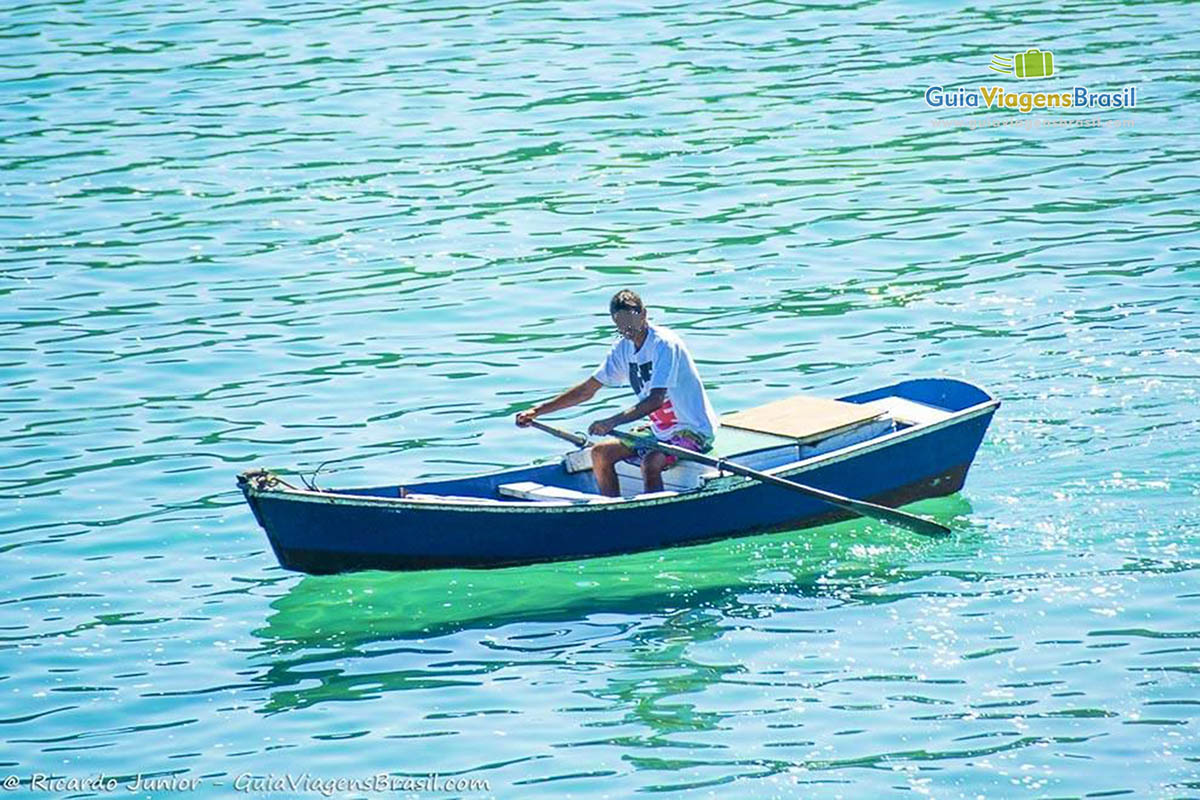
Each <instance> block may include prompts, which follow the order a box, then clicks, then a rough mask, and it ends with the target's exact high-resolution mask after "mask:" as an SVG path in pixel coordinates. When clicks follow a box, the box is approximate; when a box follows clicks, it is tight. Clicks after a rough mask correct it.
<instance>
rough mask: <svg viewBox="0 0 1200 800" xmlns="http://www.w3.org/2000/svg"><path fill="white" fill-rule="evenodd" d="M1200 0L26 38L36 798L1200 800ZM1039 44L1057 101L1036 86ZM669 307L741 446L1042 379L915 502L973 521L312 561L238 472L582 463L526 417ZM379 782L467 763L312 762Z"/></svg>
mask: <svg viewBox="0 0 1200 800" xmlns="http://www.w3.org/2000/svg"><path fill="white" fill-rule="evenodd" d="M1196 8H1197V7H1196V6H1195V5H1194V4H1187V3H1168V2H1157V3H1156V2H1150V3H1133V2H1096V3H1081V2H1068V3H1066V4H1062V5H1057V6H1054V7H1048V6H1039V5H1031V4H1028V3H1006V4H1001V5H995V6H986V7H985V6H974V7H964V8H955V7H952V6H950V5H948V4H936V3H928V2H926V3H904V4H902V3H895V4H893V3H871V2H863V3H853V4H844V5H839V4H821V3H811V4H789V3H775V2H735V3H711V2H699V3H681V2H675V3H657V4H641V3H622V2H606V1H605V2H588V3H584V2H574V3H566V2H539V1H537V0H518V1H516V2H494V3H488V2H471V1H470V0H468V1H467V2H454V3H447V2H441V1H439V2H420V1H414V2H407V3H398V2H391V0H379V1H378V2H362V3H341V4H336V3H327V2H324V0H313V1H312V2H274V0H261V1H260V2H253V3H242V4H239V3H232V2H228V1H227V0H226V1H225V2H214V1H211V0H197V2H190V3H182V2H163V3H130V2H125V1H124V0H73V1H72V0H67V1H66V2H55V3H49V2H22V0H14V2H13V3H10V4H8V5H6V7H5V9H4V11H3V13H2V14H0V333H2V338H0V442H2V449H0V455H2V458H0V499H2V500H3V504H2V505H0V549H2V550H3V558H4V564H5V569H4V570H3V578H2V579H0V580H2V586H3V589H2V591H0V785H3V786H4V788H10V787H9V785H8V784H6V783H4V781H5V780H6V779H7V778H6V776H13V778H14V779H15V780H16V781H17V782H18V783H17V795H25V796H43V797H104V796H113V794H114V792H112V791H105V790H103V789H97V788H96V787H95V786H91V787H88V786H71V785H67V784H61V785H58V787H57V789H53V790H49V789H39V788H37V786H35V785H32V784H31V783H30V780H31V777H32V776H34V775H37V774H41V775H46V776H53V777H55V778H57V779H61V780H63V781H67V780H75V781H83V780H86V779H89V778H95V777H96V776H101V775H102V776H106V777H111V778H115V779H117V780H118V781H120V784H121V786H120V789H119V791H120V792H121V794H122V796H150V797H176V798H183V797H203V798H209V797H214V798H216V797H222V798H224V797H238V796H244V797H273V798H293V797H295V798H303V797H320V796H322V792H321V791H320V789H321V788H322V787H324V788H325V789H327V790H328V792H327V793H328V795H329V796H334V797H463V798H476V797H479V798H482V797H497V798H568V797H570V798H623V797H633V796H640V795H642V794H654V795H661V794H664V793H665V794H667V795H669V796H679V797H694V798H709V797H713V798H715V797H723V798H724V797H754V798H772V797H774V798H839V797H844V798H868V797H881V796H900V797H903V796H929V797H935V798H979V797H984V798H998V797H1022V798H1024V797H1029V798H1042V797H1047V798H1049V797H1054V798H1060V797H1099V796H1106V797H1107V796H1128V797H1139V798H1140V797H1164V798H1166V797H1172V798H1176V797H1200V742H1198V739H1197V734H1198V730H1197V726H1198V725H1200V641H1198V640H1200V623H1198V622H1197V610H1198V609H1200V569H1198V568H1200V552H1198V544H1200V457H1198V448H1197V435H1198V434H1200V422H1198V414H1197V407H1198V400H1200V398H1198V396H1197V387H1198V382H1197V378H1200V322H1198V319H1197V312H1200V302H1198V296H1200V293H1198V289H1197V283H1198V279H1200V238H1198V234H1200V219H1198V217H1197V210H1196V209H1197V193H1198V189H1200V171H1198V159H1197V150H1198V142H1200V138H1198V137H1197V133H1198V131H1197V123H1196V107H1195V106H1196V103H1197V102H1198V101H1200V89H1198V83H1197V72H1196V70H1195V66H1196V50H1195V46H1194V40H1195V28H1196ZM1031 47H1039V48H1043V49H1048V50H1052V51H1053V53H1054V69H1055V75H1054V76H1053V77H1051V78H1045V79H1041V80H1040V81H1039V80H1034V81H1018V80H1017V79H1015V78H1013V77H1011V76H1010V77H1007V78H1006V77H1004V76H1001V75H998V74H996V73H995V72H990V71H989V63H990V61H991V58H992V56H993V55H996V54H999V55H1001V56H1004V55H1012V54H1015V53H1021V52H1024V51H1025V50H1027V49H1028V48H1031ZM931 85H942V86H944V87H946V88H947V89H957V88H960V87H962V88H966V89H969V90H974V89H975V88H977V87H978V86H980V85H1002V86H1004V87H1007V89H1008V90H1011V91H1017V90H1022V89H1031V90H1033V89H1037V90H1046V91H1049V90H1052V89H1055V90H1066V89H1068V88H1070V87H1073V86H1086V87H1088V88H1090V89H1092V90H1116V89H1119V88H1122V87H1125V86H1136V87H1138V93H1137V106H1136V107H1135V108H1133V109H1128V110H1125V109H1122V110H1119V111H1118V110H1105V111H1080V110H1073V111H1070V112H1064V111H1041V112H1037V113H1035V114H1032V115H1030V116H1029V119H1038V120H1043V121H1047V120H1062V119H1067V118H1074V119H1096V120H1098V121H1100V122H1104V123H1108V122H1112V121H1119V122H1120V124H1113V125H1109V124H1104V125H1096V126H1071V127H1067V126H1049V125H1046V126H1041V127H1033V126H1028V127H980V126H978V123H981V122H985V121H994V120H1000V119H1011V118H1017V117H1020V116H1021V115H1020V114H1019V112H997V111H995V110H987V109H970V108H969V109H957V108H956V109H940V110H939V109H929V108H928V107H927V106H926V105H925V102H924V92H925V89H926V88H927V87H928V86H931ZM955 120H957V121H963V122H967V123H972V122H973V123H974V124H975V125H976V127H968V126H963V127H953V126H948V125H946V124H945V123H946V122H947V121H955ZM623 287H630V288H634V289H636V290H638V291H639V292H641V293H642V294H643V296H644V297H645V298H646V300H647V302H648V304H649V305H650V306H651V314H652V317H653V318H654V319H655V320H657V321H658V322H660V323H663V324H666V325H668V326H670V327H672V328H674V329H675V330H677V331H678V332H679V333H680V334H681V335H683V336H684V338H685V339H686V340H687V342H688V343H689V345H690V347H691V349H692V352H693V353H694V355H695V357H696V360H697V362H698V365H699V368H700V370H701V372H702V374H703V377H704V379H705V381H706V384H707V386H708V389H709V392H710V396H711V398H712V400H713V402H714V404H715V406H716V407H717V409H718V410H719V411H730V410H734V409H738V408H744V407H747V406H750V405H755V404H758V403H763V402H768V401H771V400H775V399H779V398H781V397H784V396H787V395H789V394H794V393H798V392H809V393H814V394H823V395H827V396H836V395H840V394H847V393H849V392H852V391H859V390H865V389H868V388H871V387H873V386H878V385H883V384H885V383H890V382H894V381H895V380H898V379H902V378H909V377H922V376H934V375H941V376H950V377H957V378H962V379H966V380H970V381H972V382H975V383H977V384H979V385H981V386H983V387H985V388H987V389H988V390H989V391H991V392H993V393H994V394H995V395H997V396H998V397H1000V398H1001V399H1002V400H1003V402H1004V405H1003V407H1002V408H1001V410H1000V413H999V414H998V416H997V417H996V419H995V421H994V423H993V425H992V428H991V430H990V432H989V435H988V438H987V439H986V440H985V442H984V444H983V446H982V448H981V450H980V452H979V454H978V457H977V460H976V463H975V466H974V467H973V469H972V471H971V473H970V476H969V478H968V481H967V485H966V488H965V489H964V491H963V492H962V493H961V494H958V495H956V496H953V497H950V498H945V499H941V500H936V501H926V502H924V503H922V504H919V505H917V506H914V507H912V510H915V511H918V512H920V513H924V514H927V515H930V516H932V517H933V518H935V519H938V520H939V521H942V522H944V523H946V524H949V525H952V526H953V527H955V529H956V530H957V533H956V535H955V536H954V537H953V538H951V539H949V540H946V541H939V542H931V541H928V540H921V539H918V538H917V537H915V536H913V535H911V534H907V533H904V532H898V531H895V530H892V529H889V528H887V527H886V526H883V525H880V524H878V523H874V522H868V521H861V522H848V523H842V524H839V525H836V526H831V527H826V528H821V529H815V530H805V531H797V532H791V533H787V532H785V533H779V534H772V535H767V536H759V537H752V538H746V539H740V540H735V541H729V542H723V543H716V544H710V545H705V546H702V547H694V548H686V549H678V550H668V551H663V552H657V553H649V554H641V555H635V556H629V557H622V558H607V559H598V560H593V561H582V562H573V563H564V564H554V565H543V566H534V567H526V568H520V569H507V570H498V571H455V570H447V571H434V572H423V573H383V572H365V573H357V574H353V575H344V576H329V577H308V576H303V575H299V574H296V573H290V572H286V571H284V570H282V569H280V568H279V567H278V565H277V564H276V562H275V560H274V557H273V555H272V553H271V551H270V548H269V547H268V546H267V543H266V539H265V537H264V535H263V533H262V531H261V530H259V529H258V527H257V526H256V524H255V522H254V519H253V517H252V516H251V514H250V513H249V511H248V509H247V508H246V506H245V505H244V504H243V502H242V500H241V497H240V495H239V494H238V493H237V491H236V489H235V487H234V476H235V475H236V474H237V473H238V472H240V471H242V470H244V469H248V468H250V467H253V466H258V465H267V466H271V467H275V468H278V469H280V470H282V471H285V472H289V471H303V472H305V473H306V474H309V473H311V472H312V471H314V470H316V469H317V468H318V466H320V465H322V464H324V466H323V467H322V469H321V472H320V477H319V481H320V482H321V484H322V485H325V486H367V485H378V484H381V483H388V482H394V481H399V480H403V479H411V478H413V477H416V476H422V475H466V474H471V473H476V472H480V471H487V470H491V469H494V468H498V467H501V466H512V465H519V464H524V463H528V462H531V461H533V460H536V459H542V458H552V457H554V456H556V455H557V454H559V453H561V452H562V448H561V447H560V444H561V443H559V442H556V441H555V440H553V439H550V438H549V437H546V436H544V435H542V434H539V433H537V432H534V431H529V430H518V429H516V428H515V427H514V426H513V425H512V415H513V414H514V413H515V412H516V411H517V410H519V409H521V408H523V407H525V406H526V405H527V404H529V403H531V402H535V401H538V400H542V399H545V398H546V397H548V396H550V395H551V394H553V393H555V392H557V391H559V390H561V389H562V388H564V387H566V386H568V385H570V384H572V383H574V382H577V381H578V380H580V379H582V378H583V377H585V376H586V375H587V374H588V373H589V370H590V369H592V368H594V366H595V365H596V364H597V363H599V361H600V359H601V358H602V357H603V355H604V353H605V352H606V348H607V346H608V344H609V343H610V342H611V341H612V338H613V330H612V328H611V324H610V322H609V320H608V318H607V314H606V310H607V301H608V297H609V296H610V295H611V294H612V293H613V292H614V291H615V290H617V289H619V288H623ZM627 403H628V397H626V396H624V395H622V394H620V393H619V392H616V391H610V392H607V393H605V394H603V395H601V396H598V397H597V398H596V399H595V400H594V401H593V402H591V403H589V404H588V406H587V407H586V408H584V409H581V410H580V412H579V414H577V415H574V416H572V415H570V414H563V415H560V417H559V419H560V420H562V421H563V422H564V424H566V425H568V426H574V427H582V426H583V425H584V424H585V423H586V421H587V420H589V419H593V418H595V417H597V416H600V415H603V414H605V413H607V412H609V411H611V410H615V409H617V408H618V407H622V404H627ZM897 466H898V468H902V465H897ZM293 474H294V472H293ZM381 773H383V774H387V775H390V776H391V777H392V778H394V779H418V778H419V779H422V780H425V779H426V778H427V776H430V775H433V774H435V773H436V775H437V776H438V777H437V779H436V780H437V781H438V782H439V783H438V785H437V786H435V787H433V788H429V787H425V786H424V785H423V784H422V785H418V784H408V786H407V788H405V785H404V784H403V782H402V783H401V784H400V787H399V788H397V789H395V790H394V791H393V790H390V789H389V790H387V791H377V790H375V789H373V788H363V787H358V788H353V787H350V786H349V784H346V785H344V786H336V785H331V784H329V783H320V784H318V785H316V786H314V785H313V783H312V781H320V782H331V781H335V780H336V779H355V780H363V779H366V778H369V777H371V776H374V775H377V774H381ZM138 775H141V776H143V778H144V777H145V776H151V777H155V778H163V777H174V778H175V779H177V780H180V781H185V780H186V781H193V782H194V783H195V784H196V785H195V788H194V789H191V790H181V789H172V788H151V789H149V790H140V791H139V792H137V793H130V792H127V791H125V788H126V787H127V786H128V785H129V783H130V782H131V781H134V780H135V779H136V777H137V776H138ZM305 775H307V776H309V778H310V782H309V784H308V787H307V788H306V789H298V790H297V789H291V788H281V785H280V783H279V781H281V780H283V779H285V778H287V777H288V776H291V778H292V779H293V780H300V779H301V778H303V776H305ZM450 779H453V780H455V781H457V780H459V779H466V780H470V781H485V782H486V788H482V786H483V785H482V784H474V786H473V788H467V789H461V790H459V789H455V790H452V791H445V786H444V783H445V781H447V780H450ZM271 780H275V781H276V783H274V784H272V783H270V781H271Z"/></svg>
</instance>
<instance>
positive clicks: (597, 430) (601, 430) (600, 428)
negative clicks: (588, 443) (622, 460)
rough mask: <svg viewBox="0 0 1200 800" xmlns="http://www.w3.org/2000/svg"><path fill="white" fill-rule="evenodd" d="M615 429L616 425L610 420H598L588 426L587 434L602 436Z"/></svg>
mask: <svg viewBox="0 0 1200 800" xmlns="http://www.w3.org/2000/svg"><path fill="white" fill-rule="evenodd" d="M615 427H617V424H616V423H615V422H613V421H612V419H611V418H608V419H598V420H596V421H595V422H593V423H592V424H591V425H588V434H590V435H591V436H603V435H605V434H606V433H609V432H610V431H612V429H613V428H615Z"/></svg>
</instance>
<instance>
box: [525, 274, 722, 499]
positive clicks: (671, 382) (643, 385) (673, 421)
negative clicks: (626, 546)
mask: <svg viewBox="0 0 1200 800" xmlns="http://www.w3.org/2000/svg"><path fill="white" fill-rule="evenodd" d="M608 311H609V313H610V314H611V315H612V320H613V324H615V325H616V326H617V330H618V331H620V333H621V338H620V339H618V340H617V341H616V342H615V343H614V344H613V346H612V349H611V350H610V351H609V353H608V357H607V358H606V359H605V360H604V363H603V364H601V365H600V367H599V368H598V369H597V370H596V371H595V373H594V374H593V375H592V377H590V378H588V379H587V380H586V381H584V382H583V383H581V384H579V385H578V386H575V387H574V388H571V389H568V390H567V391H565V392H563V393H562V394H560V395H559V396H558V397H555V398H554V399H553V400H548V401H546V402H545V403H542V404H541V405H536V406H533V407H532V408H529V409H526V410H525V411H522V412H521V413H519V414H517V425H520V426H522V427H524V426H526V425H528V424H529V423H530V422H532V421H533V419H534V417H539V416H541V415H543V414H549V413H550V412H552V411H558V410H560V409H563V408H570V407H571V406H574V405H578V404H579V403H583V402H586V401H587V400H590V399H591V398H592V396H593V395H594V394H596V392H597V390H599V389H600V387H601V386H619V385H621V384H622V383H624V382H625V381H626V380H628V381H629V385H630V388H632V389H633V393H634V394H635V395H637V397H638V402H637V404H636V405H633V406H631V407H630V408H627V409H625V410H624V411H622V412H621V413H619V414H614V415H613V416H611V417H606V418H604V419H598V420H596V421H595V422H593V423H592V424H591V425H590V426H588V433H590V434H592V435H593V436H603V435H604V434H606V433H608V432H609V431H611V430H612V429H613V428H615V427H617V426H618V425H621V424H623V423H626V422H632V421H634V420H636V419H641V418H642V417H649V419H650V428H651V430H652V431H653V433H654V436H655V437H656V438H657V439H658V440H659V441H660V442H666V443H667V444H673V445H675V446H676V447H683V448H686V449H688V450H692V451H694V452H697V453H705V452H707V451H709V450H711V449H712V443H713V437H714V435H715V434H716V429H717V424H718V423H717V415H716V413H714V412H713V408H712V405H710V404H709V402H708V395H707V394H705V392H704V384H702V383H701V382H700V376H699V375H698V374H697V373H696V365H695V363H694V362H693V361H692V356H691V354H690V353H688V351H687V348H686V347H685V346H684V344H683V340H682V339H680V338H679V337H678V336H677V335H676V334H675V333H674V332H672V331H670V330H668V329H667V328H664V327H662V326H661V325H653V324H651V323H650V322H649V321H648V320H647V319H646V306H645V305H644V304H643V303H642V298H640V297H638V296H637V294H636V293H634V292H631V291H629V290H628V289H625V290H622V291H620V292H617V293H616V294H615V295H613V298H612V301H611V302H610V303H609V304H608ZM626 459H628V460H629V461H631V462H633V463H635V464H636V463H639V462H640V464H641V467H642V479H643V481H644V482H645V487H646V488H645V491H647V492H659V491H662V486H663V484H662V473H663V470H664V469H666V468H667V467H669V466H671V465H672V464H674V463H675V456H669V455H667V454H666V453H663V452H661V451H659V450H655V449H653V448H649V447H638V448H631V447H628V446H627V445H625V444H623V443H622V442H620V441H618V440H616V439H606V440H604V441H602V442H599V443H597V444H596V445H594V446H593V447H592V471H593V473H594V474H595V476H596V485H597V486H598V487H599V489H600V493H601V494H604V495H608V496H609V497H616V496H617V495H619V494H620V489H619V488H618V482H617V471H616V463H617V462H618V461H622V460H626Z"/></svg>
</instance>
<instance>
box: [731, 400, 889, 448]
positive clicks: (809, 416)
mask: <svg viewBox="0 0 1200 800" xmlns="http://www.w3.org/2000/svg"><path fill="white" fill-rule="evenodd" d="M883 413H884V411H883V410H882V409H879V408H867V407H864V406H862V405H859V404H858V403H847V402H844V401H842V400H830V399H829V398H826V397H812V396H810V395H797V396H795V397H788V398H786V399H783V400H776V401H775V402H773V403H767V404H766V405H763V406H758V407H756V408H750V409H747V410H745V411H738V412H736V413H733V414H726V415H724V416H723V417H721V426H722V427H725V428H738V429H742V430H748V431H755V432H757V433H766V434H771V435H773V436H784V437H787V438H788V439H792V440H794V441H797V442H800V443H804V442H812V441H816V440H818V439H823V438H825V437H826V436H831V435H833V434H835V433H837V432H839V431H843V430H846V429H848V428H853V427H855V426H857V425H862V424H863V423H865V422H869V421H870V420H873V419H875V418H876V417H879V416H881V415H882V414H883Z"/></svg>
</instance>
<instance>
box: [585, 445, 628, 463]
mask: <svg viewBox="0 0 1200 800" xmlns="http://www.w3.org/2000/svg"><path fill="white" fill-rule="evenodd" d="M626 455H628V452H627V451H626V449H625V446H624V445H622V444H621V443H620V442H600V443H599V444H597V445H594V446H593V447H592V464H594V465H604V466H607V465H610V464H615V463H617V462H618V461H620V460H621V459H622V458H624V457H625V456H626Z"/></svg>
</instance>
